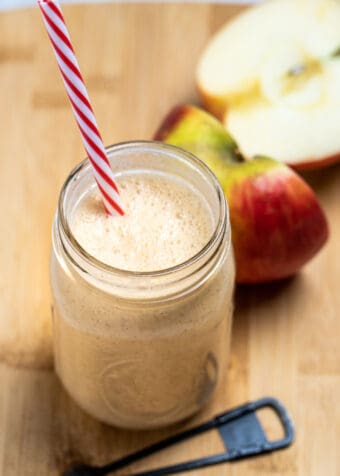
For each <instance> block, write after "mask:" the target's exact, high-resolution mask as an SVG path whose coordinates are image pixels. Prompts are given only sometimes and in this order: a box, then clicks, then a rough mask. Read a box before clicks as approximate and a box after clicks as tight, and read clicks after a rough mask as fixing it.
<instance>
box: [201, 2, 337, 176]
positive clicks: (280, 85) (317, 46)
mask: <svg viewBox="0 0 340 476" xmlns="http://www.w3.org/2000/svg"><path fill="white" fill-rule="evenodd" d="M339 25H340V2H338V1H337V0H273V1H270V2H266V3H264V4H262V5H260V6H257V7H255V8H252V9H250V10H248V11H246V12H245V13H243V14H242V15H240V16H239V17H237V18H236V19H235V20H234V21H232V22H230V23H229V24H227V26H226V27H224V28H223V29H222V30H221V31H220V32H219V33H218V34H217V35H216V36H215V38H213V40H212V41H211V43H210V44H209V45H208V47H207V49H206V51H205V52H204V54H203V56H202V58H201V61H200V64H199V67H198V71H197V82H198V87H199V90H200V92H201V94H202V97H203V100H204V103H205V105H206V107H207V108H208V109H209V110H210V111H211V112H213V113H215V114H217V115H219V116H220V117H221V116H224V124H225V126H226V127H227V128H228V130H229V131H230V132H231V133H232V134H233V135H234V136H235V138H236V139H237V141H238V143H239V146H240V148H241V150H242V152H243V153H244V154H245V155H247V156H254V155H257V154H262V155H263V154H264V155H268V156H271V157H275V158H276V159H278V160H281V161H283V162H286V163H288V164H290V165H294V166H296V167H297V168H311V167H313V166H314V167H317V166H318V165H321V164H323V163H326V162H331V161H335V160H337V159H338V158H340V54H335V53H336V52H337V51H338V50H339V46H340V27H339Z"/></svg>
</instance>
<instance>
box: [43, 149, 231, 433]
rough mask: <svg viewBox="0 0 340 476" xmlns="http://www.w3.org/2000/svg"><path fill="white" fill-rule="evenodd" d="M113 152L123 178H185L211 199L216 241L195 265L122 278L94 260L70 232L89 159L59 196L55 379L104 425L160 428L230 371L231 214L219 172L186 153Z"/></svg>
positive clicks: (188, 410) (88, 182) (90, 182)
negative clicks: (158, 175) (133, 175)
mask: <svg viewBox="0 0 340 476" xmlns="http://www.w3.org/2000/svg"><path fill="white" fill-rule="evenodd" d="M107 154H108V157H109V160H110V162H111V165H112V168H113V171H114V173H115V174H116V175H117V176H119V175H121V174H125V173H129V172H130V173H131V172H133V173H139V172H145V171H147V172H148V173H150V174H152V172H153V171H154V172H157V173H160V172H161V173H164V174H168V175H170V176H179V177H181V179H182V180H184V181H185V182H186V183H187V184H188V186H190V187H194V189H195V190H197V191H198V192H199V193H200V194H201V195H203V196H204V197H205V199H206V201H207V203H208V205H209V209H210V212H211V215H212V217H213V220H214V232H213V235H212V236H211V239H210V241H209V242H208V243H207V244H206V245H205V246H204V248H203V249H202V250H200V251H199V253H197V254H196V255H195V256H193V257H192V258H191V259H189V260H188V261H186V262H184V263H182V264H180V265H178V266H174V267H172V268H169V269H165V270H155V271H154V272H131V271H125V270H122V269H117V268H113V267H111V266H108V265H107V264H105V263H103V262H100V261H98V260H97V259H96V258H95V257H93V256H91V255H89V254H88V253H87V252H86V251H85V250H84V249H83V248H82V247H81V246H80V244H79V243H78V242H77V241H76V239H75V237H74V236H73V234H72V231H71V228H70V217H71V215H72V211H73V210H74V207H75V206H76V205H77V203H79V201H80V200H81V199H82V197H84V195H85V193H86V192H87V191H88V190H89V188H92V187H95V183H94V179H93V174H92V169H91V166H90V164H89V161H88V160H87V159H86V160H84V161H83V162H82V163H81V164H80V165H78V166H77V167H76V168H75V169H74V170H73V171H72V172H71V174H70V176H69V177H68V178H67V180H66V182H65V184H64V186H63V188H62V190H61V194H60V198H59V205H58V209H57V212H56V215H55V219H54V224H53V245H52V256H51V285H52V294H53V327H54V349H55V364H56V371H57V374H58V376H59V378H60V380H61V381H62V383H63V385H64V387H65V389H66V390H67V392H68V393H69V394H70V395H71V396H72V397H73V399H74V400H75V401H76V402H77V403H78V404H79V405H80V407H82V408H83V409H84V410H85V411H86V412H88V413H89V414H91V415H92V416H94V417H96V418H98V419H99V420H101V421H103V422H105V423H108V424H112V425H116V426H120V427H126V428H141V429H142V428H152V427H159V426H163V425H168V424H171V423H174V422H176V421H179V420H182V419H184V418H186V417H189V416H190V415H192V414H194V413H195V412H197V411H198V410H199V409H200V408H201V407H202V406H203V405H204V404H205V403H206V402H207V401H208V400H209V399H210V397H211V396H212V394H213V392H214V390H215V389H216V387H217V385H218V384H219V383H220V382H221V381H222V380H223V376H224V373H225V370H226V368H227V357H228V352H229V339H230V331H231V321H232V307H233V306H232V295H233V286H234V262H233V256H232V249H231V239H230V224H229V217H228V210H227V206H226V202H225V198H224V194H223V191H222V189H221V187H220V185H219V183H218V181H217V180H216V178H215V176H214V175H213V174H212V172H211V171H210V170H209V169H208V167H206V165H205V164H204V163H203V162H201V161H200V160H199V159H197V158H196V157H194V156H193V155H191V154H190V153H188V152H185V151H184V150H182V149H179V148H177V147H173V146H170V145H165V144H162V143H157V142H147V141H140V142H128V143H123V144H118V145H114V146H112V147H109V148H108V149H107Z"/></svg>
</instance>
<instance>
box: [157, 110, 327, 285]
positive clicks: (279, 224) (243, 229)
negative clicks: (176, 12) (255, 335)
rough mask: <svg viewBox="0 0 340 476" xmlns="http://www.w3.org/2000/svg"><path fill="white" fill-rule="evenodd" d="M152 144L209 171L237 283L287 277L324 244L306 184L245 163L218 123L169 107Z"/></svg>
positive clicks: (258, 160) (289, 173)
mask: <svg viewBox="0 0 340 476" xmlns="http://www.w3.org/2000/svg"><path fill="white" fill-rule="evenodd" d="M154 139H155V140H160V141H164V142H167V143H170V144H173V145H176V146H179V147H183V148H185V149H187V150H188V151H190V152H192V153H193V154H195V155H196V156H197V157H199V158H200V159H201V160H203V161H204V162H205V163H206V164H207V165H208V166H210V168H211V169H212V170H213V172H215V174H216V176H217V178H218V179H219V181H220V183H221V185H222V187H223V190H224V192H225V195H226V198H227V201H228V204H229V213H230V223H231V229H232V241H233V247H234V253H235V259H236V271H237V275H236V280H237V282H238V283H244V284H252V283H263V282H269V281H274V280H278V279H283V278H287V277H289V276H292V275H294V274H295V273H297V272H298V271H299V270H300V268H301V267H302V266H303V265H304V264H305V263H306V262H307V261H308V260H310V259H311V258H312V257H313V256H314V255H315V254H316V253H317V252H318V251H319V249H320V248H321V247H322V246H323V244H324V243H325V242H326V240H327V238H328V234H329V232H328V225H327V220H326V217H325V215H324V212H323V210H322V209H321V207H320V205H319V202H318V200H317V198H316V196H315V194H314V192H313V190H312V189H311V188H310V187H309V185H307V183H306V182H304V180H303V179H302V178H301V177H300V176H299V175H297V174H296V173H295V172H294V171H293V170H292V169H290V168H289V167H287V166H286V165H285V164H283V163H281V162H277V161H275V160H273V159H270V158H268V157H261V156H257V157H254V158H253V159H251V160H245V159H244V158H243V157H242V156H241V155H240V153H239V151H238V147H237V144H236V142H235V141H234V140H233V138H232V137H231V136H230V135H229V134H228V133H227V131H226V130H225V128H224V126H223V124H221V123H220V122H218V121H217V120H216V119H214V118H213V117H212V116H210V115H209V114H208V113H206V112H205V111H203V110H201V109H199V108H197V107H195V106H191V105H188V104H183V105H179V106H177V107H175V108H173V109H172V111H170V113H169V114H168V115H167V117H166V118H165V120H164V121H163V122H162V124H161V126H160V128H159V129H158V131H157V132H156V134H155V136H154Z"/></svg>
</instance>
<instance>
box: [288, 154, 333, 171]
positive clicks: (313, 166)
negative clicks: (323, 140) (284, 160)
mask: <svg viewBox="0 0 340 476" xmlns="http://www.w3.org/2000/svg"><path fill="white" fill-rule="evenodd" d="M337 162H340V152H338V153H337V154H333V155H329V156H327V157H323V158H320V157H315V158H313V157H311V158H309V159H304V160H303V162H298V161H297V162H294V161H293V162H292V163H291V164H287V165H289V167H292V169H294V170H297V171H301V172H302V171H305V170H306V171H307V170H317V169H322V168H324V167H328V166H329V165H333V164H336V163H337Z"/></svg>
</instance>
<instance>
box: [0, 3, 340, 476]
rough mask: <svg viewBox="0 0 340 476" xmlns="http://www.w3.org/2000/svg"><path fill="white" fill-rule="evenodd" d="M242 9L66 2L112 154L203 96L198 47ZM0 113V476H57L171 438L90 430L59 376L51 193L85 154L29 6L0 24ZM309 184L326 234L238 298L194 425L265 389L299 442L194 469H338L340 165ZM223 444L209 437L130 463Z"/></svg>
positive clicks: (307, 474) (153, 462) (302, 474)
mask: <svg viewBox="0 0 340 476" xmlns="http://www.w3.org/2000/svg"><path fill="white" fill-rule="evenodd" d="M236 10H237V9H236V7H235V8H232V7H227V6H211V5H210V6H209V5H203V4H199V5H185V6H183V5H182V6H181V5H156V4H153V5H148V6H143V5H138V6H136V5H131V4H130V5H125V6H122V5H97V6H86V7H80V6H73V7H65V14H66V18H67V20H68V23H69V26H70V29H71V30H72V36H73V38H74V43H75V46H76V50H77V52H78V55H79V60H80V64H81V66H82V69H83V73H84V76H85V78H86V80H87V83H88V86H89V90H90V95H91V97H92V98H93V102H94V106H95V109H96V112H97V116H98V121H99V123H100V125H101V129H102V131H103V136H104V139H105V142H106V143H107V144H110V143H113V142H116V141H121V140H127V139H135V138H149V137H150V136H151V135H152V133H153V131H154V130H155V128H156V127H157V125H158V123H159V121H160V119H161V118H162V117H163V115H164V114H165V113H166V112H167V111H168V109H169V108H170V107H171V106H173V105H174V104H176V103H178V102H181V101H197V97H196V93H195V87H194V81H193V74H194V68H195V64H196V62H197V58H198V56H199V54H200V51H201V50H202V47H203V46H204V45H205V43H206V42H207V39H208V38H209V37H210V35H211V34H212V32H213V31H215V30H216V28H218V26H219V25H220V24H222V23H223V22H224V21H225V20H226V19H227V18H228V17H230V16H231V15H232V14H234V13H235V12H236ZM0 111H1V112H0V114H1V129H0V153H1V161H0V180H1V187H0V194H1V198H0V209H1V222H2V224H1V236H0V239H1V241H0V263H1V273H0V289H1V301H0V313H1V314H0V360H1V363H0V474H1V475H3V476H40V475H41V476H46V475H48V476H54V475H58V474H60V472H61V470H62V469H63V468H64V467H65V465H66V464H67V463H68V462H69V461H73V460H80V461H86V462H92V463H98V464H99V463H104V462H107V461H109V460H111V459H112V458H117V457H119V456H121V455H123V454H126V453H127V452H129V451H131V450H133V449H136V448H140V447H142V446H144V445H145V444H147V443H150V442H151V441H155V440H158V439H159V438H160V437H161V436H164V435H166V434H169V433H170V432H173V431H175V430H174V429H170V430H169V429H168V430H162V431H157V432H148V433H137V432H126V431H120V430H117V429H113V428H108V427H105V426H103V425H101V424H98V423H97V422H96V421H94V420H93V419H91V418H90V417H88V416H87V415H85V414H84V413H83V412H82V411H81V410H80V409H79V408H78V407H77V406H76V405H75V404H74V403H73V402H72V401H71V400H70V398H69V397H68V396H67V395H66V394H65V392H64V391H63V389H62V388H61V386H60V384H59V382H58V380H57V379H56V377H55V375H54V373H53V369H52V353H51V322H50V309H49V307H50V298H49V284H48V280H49V278H48V257H49V248H50V228H51V221H52V216H53V212H54V208H55V206H56V200H57V195H58V190H59V188H60V186H61V184H62V182H63V180H64V178H65V177H66V175H67V173H68V172H69V171H70V169H71V168H72V167H73V166H74V165H75V164H76V163H77V162H79V161H80V160H81V159H82V157H83V155H84V153H83V150H82V146H81V143H80V139H79V136H78V133H77V130H76V128H75V125H74V123H73V118H72V115H71V113H70V108H69V105H68V102H67V99H66V97H65V94H64V91H63V88H62V84H61V80H60V78H59V75H58V73H57V70H56V65H55V61H54V58H53V56H52V52H51V49H50V46H49V44H48V42H47V39H46V35H45V32H44V30H43V27H42V22H41V19H40V17H39V14H38V12H37V11H33V10H31V11H29V10H24V11H21V12H12V13H3V14H1V15H0ZM307 179H308V180H309V181H310V183H311V184H312V185H313V186H314V188H315V190H316V192H317V194H318V196H319V198H320V200H321V202H322V204H323V205H324V207H325V210H326V213H327V215H328V218H329V221H330V224H331V239H330V241H329V243H328V244H327V246H326V247H325V248H324V250H323V251H322V252H321V253H320V254H319V255H318V256H317V258H316V259H315V260H314V261H313V262H311V263H310V264H309V265H308V266H306V268H305V269H304V271H303V273H301V274H300V275H299V276H298V277H296V278H295V279H293V280H291V281H288V282H286V283H281V284H275V285H271V286H266V287H254V288H243V289H239V290H238V291H237V294H236V313H235V322H234V328H233V342H232V354H231V361H230V368H229V372H228V381H227V382H226V385H225V389H223V392H221V393H220V394H219V395H217V396H216V398H215V399H214V401H213V402H212V403H211V404H210V406H209V407H208V408H207V409H206V410H205V412H204V413H203V414H201V415H200V416H198V417H197V418H196V419H195V422H196V421H198V420H203V419H205V418H207V417H208V416H210V415H212V414H214V413H215V412H220V411H222V410H224V409H226V408H228V407H231V406H233V405H237V404H240V403H243V402H244V401H246V400H249V399H255V398H257V397H260V396H264V395H273V396H276V397H278V398H280V399H281V400H282V401H283V402H284V403H285V405H286V406H287V407H288V409H289V410H290V412H291V414H292V416H293V418H294V421H295V423H296V433H297V434H296V442H295V444H294V445H293V446H292V447H291V448H290V449H288V450H286V451H283V452H281V453H277V454H274V455H272V456H266V457H261V458H259V459H255V460H251V461H245V462H242V463H237V464H234V465H232V466H231V465H224V466H221V467H218V468H215V469H207V470H204V471H201V472H199V471H196V472H193V473H191V474H192V475H196V476H199V475H202V476H204V475H210V476H221V475H222V476H229V475H230V476H245V475H249V476H255V475H274V474H275V475H281V476H288V475H289V476H292V475H299V476H321V475H322V476H323V475H327V476H336V475H339V474H340V456H339V455H340V444H339V442H340V406H339V405H338V402H339V398H340V378H339V377H340V345H339V337H340V318H339V315H338V312H337V311H338V310H339V309H340V292H339V278H340V272H339V242H340V213H339V194H340V165H338V166H334V167H332V168H329V169H327V170H324V171H321V172H315V173H313V174H309V175H308V177H307ZM267 420H268V419H266V421H267ZM190 424H192V422H191V423H190ZM267 424H269V426H272V423H271V422H269V420H268V421H267ZM219 449H221V448H220V443H219V441H218V438H217V436H216V435H214V434H211V435H209V436H205V437H204V438H203V437H202V438H201V437H200V438H198V439H197V440H196V441H195V442H192V443H190V444H187V445H185V446H179V447H176V448H173V449H171V450H169V451H166V452H164V453H163V454H161V455H159V456H157V457H153V458H150V459H149V460H148V461H146V462H145V463H143V465H142V464H140V465H138V466H135V467H134V469H135V470H137V468H138V469H139V470H140V469H142V468H150V467H152V466H153V467H155V466H160V465H162V464H170V463H174V462H178V461H180V460H183V459H189V458H193V457H196V456H203V455H204V454H211V453H213V452H215V451H216V450H219Z"/></svg>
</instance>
